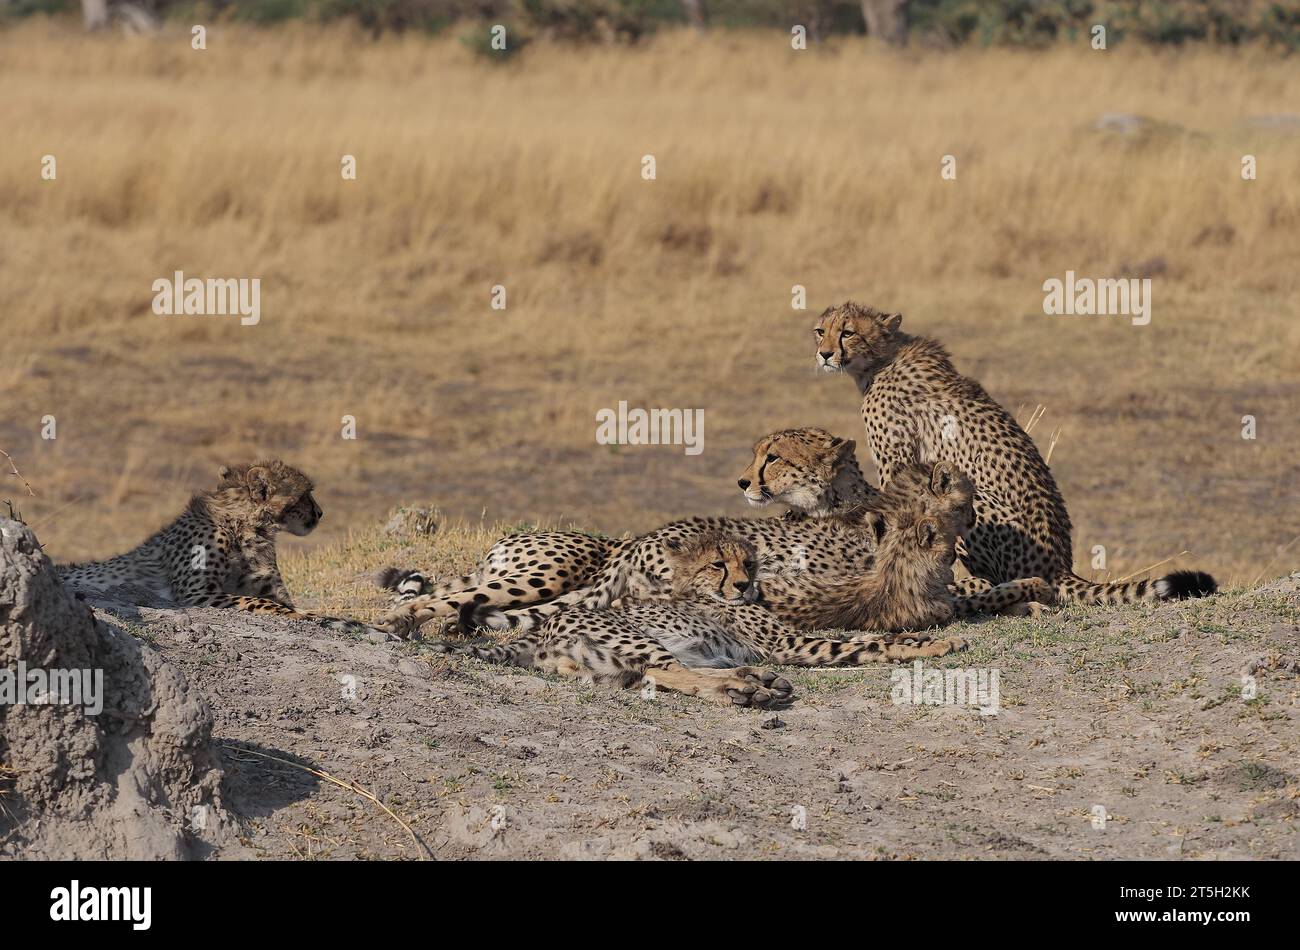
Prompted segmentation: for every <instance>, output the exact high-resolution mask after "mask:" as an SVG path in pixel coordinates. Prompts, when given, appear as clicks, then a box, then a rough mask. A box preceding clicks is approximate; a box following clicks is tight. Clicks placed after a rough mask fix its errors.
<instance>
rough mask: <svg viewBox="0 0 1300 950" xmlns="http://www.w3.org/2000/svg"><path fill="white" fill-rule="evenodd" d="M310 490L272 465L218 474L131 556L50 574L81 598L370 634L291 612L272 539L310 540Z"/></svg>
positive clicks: (314, 516)
mask: <svg viewBox="0 0 1300 950" xmlns="http://www.w3.org/2000/svg"><path fill="white" fill-rule="evenodd" d="M312 490H313V485H312V483H311V480H310V479H309V478H307V476H306V475H304V474H303V473H302V472H300V471H298V469H296V468H293V467H292V466H290V465H286V464H285V463H284V462H281V461H279V460H275V459H273V460H270V461H259V462H253V463H252V464H247V465H238V466H235V467H233V468H226V467H223V468H222V469H221V471H220V482H219V483H218V485H217V487H216V488H215V489H214V490H211V491H203V492H199V493H198V494H197V495H195V496H194V497H193V498H191V499H190V502H189V504H188V505H187V506H186V507H185V511H184V512H182V513H181V516H180V517H179V518H177V519H176V520H175V521H173V522H172V523H171V524H169V525H167V527H165V528H163V529H162V530H161V531H159V532H158V533H156V534H155V535H154V536H153V537H151V538H149V540H147V541H145V542H144V543H143V544H141V545H140V546H139V547H137V548H135V549H134V550H133V551H129V552H127V553H126V554H119V555H118V556H117V557H113V558H109V559H108V560H106V561H96V562H93V563H86V564H65V565H61V566H59V567H58V571H59V574H60V575H61V576H62V577H63V580H64V581H65V582H66V583H67V584H68V585H69V586H70V587H72V588H73V589H74V590H77V591H81V592H83V593H107V592H110V591H115V592H116V593H119V594H126V595H128V596H130V597H131V599H132V601H133V602H134V603H138V604H141V605H145V606H148V605H162V606H177V607H229V608H233V609H236V610H248V611H252V612H255V613H273V614H279V615H280V616H284V617H289V618H292V619H295V620H310V621H312V622H313V623H316V624H319V625H321V626H323V627H326V628H329V629H333V630H343V631H346V632H351V633H371V632H377V631H375V630H374V628H372V627H368V626H367V625H365V624H362V623H359V622H357V621H355V620H344V619H341V618H338V617H328V616H323V615H319V614H313V613H308V612H305V611H300V610H297V609H296V608H295V607H294V606H293V602H292V601H291V600H290V599H289V590H288V588H287V587H285V584H284V580H283V578H281V576H280V568H279V565H278V563H277V562H276V557H275V539H276V535H278V534H279V533H280V532H281V531H286V532H288V533H289V534H293V535H298V536H302V535H306V534H310V533H311V532H312V531H313V530H314V529H315V527H316V525H317V524H318V523H319V522H320V519H321V516H322V514H323V512H322V511H321V507H320V505H318V504H317V503H316V499H315V498H314V497H313V496H312Z"/></svg>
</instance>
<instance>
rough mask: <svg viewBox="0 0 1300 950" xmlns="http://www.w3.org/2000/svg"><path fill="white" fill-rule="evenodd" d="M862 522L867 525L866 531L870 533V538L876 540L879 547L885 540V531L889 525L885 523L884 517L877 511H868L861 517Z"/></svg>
mask: <svg viewBox="0 0 1300 950" xmlns="http://www.w3.org/2000/svg"><path fill="white" fill-rule="evenodd" d="M862 520H863V521H864V522H865V523H866V525H867V530H868V531H870V532H871V535H872V537H874V538H875V539H876V544H877V545H879V544H880V543H881V542H882V541H884V540H885V530H886V529H887V528H888V527H889V525H888V524H887V523H886V521H885V516H884V515H882V514H881V513H880V512H878V511H868V512H867V513H866V514H864V515H863V516H862Z"/></svg>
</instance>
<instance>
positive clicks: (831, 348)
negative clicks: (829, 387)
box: [813, 301, 1217, 604]
mask: <svg viewBox="0 0 1300 950" xmlns="http://www.w3.org/2000/svg"><path fill="white" fill-rule="evenodd" d="M902 319H903V317H902V314H898V313H883V312H881V311H879V310H875V309H872V308H870V307H863V306H859V305H858V304H855V303H853V302H851V301H850V302H847V303H844V304H842V305H840V306H835V307H828V308H827V309H826V310H825V311H824V312H823V313H822V314H821V317H820V318H819V319H818V321H817V324H816V326H815V327H814V328H813V333H814V335H815V336H816V340H817V346H816V350H817V355H816V360H817V365H818V366H819V367H820V368H821V369H823V370H824V371H825V372H828V373H847V374H848V375H849V376H851V377H852V378H853V381H854V382H855V383H856V384H857V387H858V391H859V393H860V394H861V395H862V420H863V422H864V423H865V425H866V429H867V439H868V443H869V446H870V449H871V452H872V455H873V456H874V457H875V461H876V466H877V469H878V471H879V477H880V482H881V485H882V488H883V487H884V486H885V485H887V484H888V483H889V482H890V480H891V479H892V478H893V477H894V476H895V474H896V473H897V472H898V471H899V470H900V468H901V467H903V466H905V465H908V464H911V463H912V462H914V461H916V460H918V459H921V458H924V459H926V460H929V461H939V460H944V461H948V462H951V463H953V464H955V465H956V466H958V467H959V468H960V469H962V470H963V471H964V472H965V473H966V474H968V475H969V476H970V477H971V479H972V480H973V481H974V483H975V516H976V523H975V526H974V527H973V528H972V529H971V530H970V532H968V533H967V535H966V537H965V538H964V539H963V543H962V547H961V548H960V549H959V555H960V557H961V560H962V563H963V564H964V565H965V566H966V568H967V570H969V571H970V573H971V574H972V575H973V576H975V577H979V578H983V579H985V580H987V581H989V582H990V583H992V584H1000V583H1004V582H1007V581H1012V580H1015V579H1016V578H1027V577H1034V576H1038V577H1042V578H1045V579H1046V580H1047V581H1048V582H1049V583H1050V584H1052V585H1053V587H1054V588H1055V590H1056V594H1057V596H1058V597H1059V598H1060V599H1063V600H1076V601H1081V602H1084V603H1089V604H1122V603H1133V602H1137V601H1151V600H1174V599H1181V598H1186V597H1202V596H1206V595H1208V594H1212V593H1214V592H1215V590H1217V585H1216V583H1215V581H1214V578H1212V577H1210V575H1208V574H1204V573H1201V572H1199V571H1177V572H1174V573H1172V574H1168V575H1166V576H1164V577H1161V578H1159V579H1157V580H1154V581H1149V580H1143V581H1134V582H1129V583H1115V584H1095V583H1092V582H1091V581H1088V580H1085V579H1084V578H1082V577H1079V576H1078V575H1077V574H1075V573H1074V571H1073V567H1072V565H1073V553H1072V549H1071V539H1070V532H1071V526H1070V518H1069V515H1068V514H1067V513H1066V510H1065V501H1064V499H1063V498H1062V497H1061V493H1060V491H1059V490H1058V489H1057V487H1056V482H1055V480H1054V479H1053V478H1052V473H1051V472H1050V471H1049V470H1048V467H1047V465H1046V463H1045V462H1044V461H1043V459H1042V457H1041V456H1040V455H1039V453H1038V449H1037V448H1036V447H1035V446H1034V443H1033V440H1032V439H1030V438H1029V436H1028V434H1026V433H1025V431H1024V430H1023V429H1022V428H1021V427H1020V426H1019V425H1018V424H1017V423H1016V421H1015V419H1013V418H1012V417H1011V415H1010V414H1009V413H1008V412H1007V411H1006V410H1005V409H1003V408H1002V407H1001V406H1000V405H998V404H997V403H996V402H994V401H993V399H992V398H990V397H989V395H988V393H986V392H985V391H984V389H983V387H981V386H980V385H979V383H977V382H975V381H974V380H973V379H970V378H968V377H965V376H962V375H960V374H959V373H958V372H957V370H956V369H955V368H954V367H953V364H952V361H951V359H950V357H949V355H948V352H947V351H946V350H945V349H944V348H943V346H942V345H941V344H939V343H938V342H937V341H935V340H932V339H928V338H926V337H922V336H912V335H910V334H908V333H904V332H903V331H902V329H900V327H901V324H902Z"/></svg>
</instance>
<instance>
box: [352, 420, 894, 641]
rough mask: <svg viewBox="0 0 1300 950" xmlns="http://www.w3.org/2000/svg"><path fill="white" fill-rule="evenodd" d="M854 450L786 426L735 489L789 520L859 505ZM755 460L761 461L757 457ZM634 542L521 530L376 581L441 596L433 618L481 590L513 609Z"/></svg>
mask: <svg viewBox="0 0 1300 950" xmlns="http://www.w3.org/2000/svg"><path fill="white" fill-rule="evenodd" d="M854 448H855V443H853V442H851V441H848V442H846V441H845V440H843V439H839V438H837V437H835V436H833V435H831V434H830V433H829V432H827V431H825V430H824V429H786V430H783V431H781V432H774V433H772V434H771V435H766V436H764V437H763V438H761V439H759V440H758V442H757V443H755V445H754V457H755V462H754V464H752V465H751V466H750V467H749V468H748V469H747V470H746V471H745V474H744V475H743V476H741V478H740V480H739V484H740V488H741V491H743V492H745V497H746V499H748V500H749V503H750V504H751V505H754V506H756V507H761V506H763V505H767V504H770V503H772V502H774V501H775V502H779V503H781V504H785V505H787V506H789V507H790V509H791V510H790V511H789V512H787V516H790V517H792V518H794V519H798V518H800V517H803V516H804V515H811V516H814V517H821V516H823V515H827V514H830V513H831V512H832V510H835V509H841V508H844V507H846V506H849V505H853V504H859V503H861V502H864V501H866V500H867V499H868V498H870V497H871V495H872V494H873V493H874V489H872V488H871V486H870V485H868V484H867V480H866V479H865V478H864V477H863V476H862V470H861V469H860V468H858V463H857V459H856V457H855V456H854V454H853V451H854ZM777 453H779V455H778V454H777ZM768 456H771V457H770V458H769V457H768ZM761 458H765V459H766V463H763V462H760V461H758V460H759V459H761ZM751 485H753V488H752V489H751V487H750V486H751ZM633 540H635V539H632V538H617V539H611V538H597V537H593V536H591V535H587V534H581V533H579V532H576V531H547V532H540V533H533V534H520V535H514V536H511V537H508V538H502V539H501V540H500V541H498V542H497V543H496V544H494V545H492V547H491V548H490V549H489V550H488V552H487V554H486V555H485V556H484V558H483V560H482V562H481V563H480V564H479V566H478V567H477V568H475V570H473V571H472V572H470V573H468V574H463V575H461V576H460V577H455V578H451V579H449V580H447V581H445V582H442V583H439V584H431V583H430V582H429V581H428V580H427V578H426V577H425V576H424V574H422V573H421V572H420V571H417V570H410V569H407V570H400V569H398V568H394V567H390V568H386V569H385V570H384V571H382V572H381V573H380V574H379V575H378V576H377V578H376V580H377V582H378V583H379V585H380V586H381V587H384V588H386V589H388V590H391V591H394V592H396V594H397V595H398V596H397V604H399V605H401V604H405V603H407V602H409V601H411V600H414V599H415V598H416V597H422V598H429V601H428V603H429V604H430V605H432V604H434V603H435V602H437V601H442V603H441V604H439V606H438V608H436V611H437V612H436V613H435V614H434V616H437V615H442V616H446V615H448V614H449V613H451V612H454V611H455V610H457V609H459V608H460V606H461V604H462V603H463V602H465V601H466V600H473V599H475V597H476V596H477V595H479V594H484V593H486V594H487V596H488V597H489V598H490V599H491V602H493V603H498V602H502V601H503V600H504V603H502V606H511V607H513V606H519V605H521V604H524V603H532V602H539V601H547V600H550V599H552V598H554V597H557V596H559V595H561V594H566V593H568V592H569V591H572V590H576V589H577V588H580V587H585V586H588V585H590V584H591V582H592V581H593V580H594V579H595V577H596V574H597V573H598V572H599V570H600V568H601V567H602V566H603V565H604V564H605V562H606V561H607V560H608V559H609V558H610V557H611V556H612V555H614V554H617V553H618V552H619V551H621V550H623V549H624V548H626V547H627V546H628V545H629V544H631V543H632V541H633ZM507 598H508V599H507ZM479 599H480V600H481V598H479Z"/></svg>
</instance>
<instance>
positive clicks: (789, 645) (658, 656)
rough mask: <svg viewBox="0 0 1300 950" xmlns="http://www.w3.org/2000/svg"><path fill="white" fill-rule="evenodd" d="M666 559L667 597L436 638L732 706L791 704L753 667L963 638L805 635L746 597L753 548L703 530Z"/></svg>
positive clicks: (495, 619) (939, 652)
mask: <svg viewBox="0 0 1300 950" xmlns="http://www.w3.org/2000/svg"><path fill="white" fill-rule="evenodd" d="M667 551H668V558H669V559H670V560H671V561H672V562H673V564H672V566H673V589H672V592H671V595H670V596H671V598H672V599H671V600H648V601H640V602H635V603H629V604H625V605H623V606H621V607H616V608H612V609H609V610H596V609H592V608H588V607H568V608H565V609H561V610H558V611H556V612H554V613H552V614H550V615H549V616H545V617H540V616H539V617H537V618H536V622H535V624H534V623H529V629H528V632H526V633H525V634H524V635H523V636H518V637H516V638H515V639H513V640H511V641H510V642H509V643H505V644H501V645H498V646H492V647H477V646H476V647H466V646H462V645H459V644H442V648H443V649H446V650H455V651H462V652H468V653H471V654H472V655H474V656H477V657H478V658H479V659H483V660H488V661H490V662H494V663H508V664H514V665H516V666H524V667H533V668H536V669H541V670H544V671H546V672H550V673H558V674H560V675H565V676H576V677H579V678H581V679H585V680H588V681H592V680H599V681H605V682H613V683H617V684H619V685H622V686H632V685H637V684H644V683H647V682H650V683H653V684H654V686H656V687H662V688H664V689H668V690H673V691H676V692H682V693H687V694H690V695H695V696H704V697H706V698H710V699H714V700H717V701H720V702H730V703H733V704H735V705H739V706H754V707H760V708H761V707H768V706H777V705H783V704H785V703H787V702H788V701H790V699H791V698H792V695H793V688H792V687H791V685H790V683H789V681H788V680H786V679H785V678H784V677H781V676H778V675H777V674H775V673H773V672H772V671H770V670H764V669H759V668H755V667H753V666H751V665H750V664H755V663H762V662H767V663H782V664H789V665H794V666H860V665H863V664H867V663H880V662H884V661H887V660H910V659H913V658H918V657H933V656H943V655H945V654H947V653H949V652H951V651H952V650H955V649H961V648H962V647H963V646H964V645H965V644H964V642H963V641H961V640H960V639H958V638H949V639H946V640H938V641H935V640H932V639H931V638H930V637H928V636H925V635H919V636H916V637H913V638H910V639H909V640H906V641H905V640H904V639H903V638H898V637H894V638H889V637H881V636H875V637H867V638H860V639H857V640H850V641H839V640H829V639H822V638H816V637H804V636H801V635H799V634H798V633H797V632H796V631H795V630H793V629H791V628H789V627H787V626H786V625H785V624H783V623H781V621H780V620H778V619H777V618H776V617H775V616H773V615H772V614H771V613H769V612H768V611H766V610H764V609H763V608H762V607H759V606H756V605H755V604H753V603H750V602H749V600H750V597H749V595H750V592H751V591H752V590H753V589H754V588H755V586H756V584H757V580H756V570H757V564H756V560H755V550H754V547H753V545H752V544H750V543H749V542H747V541H745V540H744V539H743V538H740V537H737V536H735V535H728V534H726V533H724V532H707V533H703V534H698V535H695V536H693V537H691V538H689V539H686V540H683V541H681V542H670V543H669V544H668V545H667ZM502 616H503V614H502V611H501V610H500V609H499V608H495V607H482V606H477V607H476V606H475V605H474V604H466V605H465V606H464V607H463V608H462V609H461V620H462V623H463V624H464V625H465V626H467V627H470V628H474V627H478V626H479V625H482V624H486V625H488V626H489V627H494V626H499V625H500V623H501V620H502Z"/></svg>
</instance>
